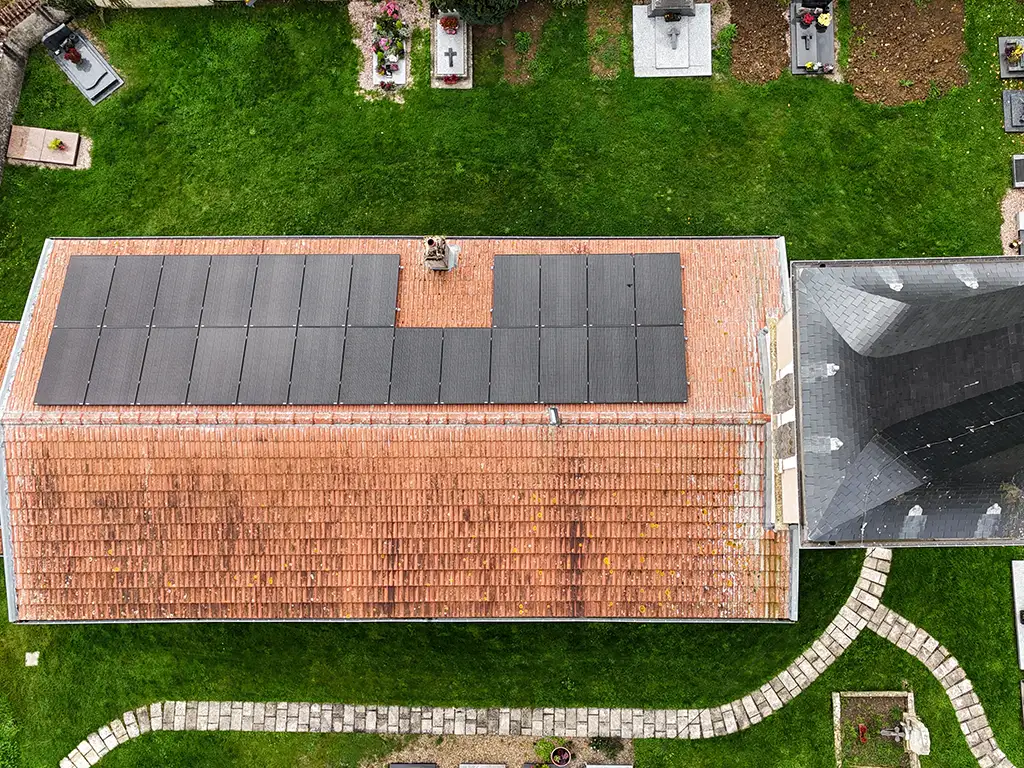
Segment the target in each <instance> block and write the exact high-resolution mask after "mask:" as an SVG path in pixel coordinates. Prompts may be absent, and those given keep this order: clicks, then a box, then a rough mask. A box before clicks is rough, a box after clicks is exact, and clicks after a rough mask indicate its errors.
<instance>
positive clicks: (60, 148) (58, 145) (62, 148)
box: [46, 139, 68, 152]
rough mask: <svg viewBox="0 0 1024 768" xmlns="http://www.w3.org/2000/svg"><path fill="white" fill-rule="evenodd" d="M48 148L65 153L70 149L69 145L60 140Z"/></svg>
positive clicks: (56, 140) (50, 144)
mask: <svg viewBox="0 0 1024 768" xmlns="http://www.w3.org/2000/svg"><path fill="white" fill-rule="evenodd" d="M46 146H47V148H48V149H51V150H52V151H54V152H64V151H66V150H67V148H68V145H67V144H65V143H64V142H63V141H61V140H60V139H54V140H53V141H51V142H50V143H49V144H47V145H46Z"/></svg>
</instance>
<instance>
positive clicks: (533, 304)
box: [491, 256, 540, 328]
mask: <svg viewBox="0 0 1024 768" xmlns="http://www.w3.org/2000/svg"><path fill="white" fill-rule="evenodd" d="M492 306H493V308H492V310H491V325H493V326H494V327H495V328H535V327H536V326H537V325H539V324H540V257H539V256H495V257H494V298H493V305H492Z"/></svg>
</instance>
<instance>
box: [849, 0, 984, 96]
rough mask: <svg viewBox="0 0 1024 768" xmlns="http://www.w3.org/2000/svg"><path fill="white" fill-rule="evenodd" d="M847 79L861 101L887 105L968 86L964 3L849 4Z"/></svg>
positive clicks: (953, 0)
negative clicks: (848, 61)
mask: <svg viewBox="0 0 1024 768" xmlns="http://www.w3.org/2000/svg"><path fill="white" fill-rule="evenodd" d="M850 23H851V26H852V27H853V30H852V33H851V36H850V64H849V66H848V67H847V69H846V80H847V82H849V83H851V84H852V85H853V90H854V92H855V93H856V94H857V96H859V97H860V98H862V99H864V100H865V101H870V102H874V103H876V104H885V105H888V106H892V105H896V104H906V103H907V102H910V101H919V100H921V99H924V98H925V97H927V96H929V95H933V94H940V93H944V92H945V91H947V90H949V89H950V88H952V87H953V86H958V85H964V84H965V83H966V82H967V70H966V69H965V68H964V65H963V63H962V60H963V56H964V52H965V47H964V6H963V0H928V2H921V3H909V2H908V3H893V2H879V3H877V4H876V3H874V2H857V0H854V1H853V2H851V3H850Z"/></svg>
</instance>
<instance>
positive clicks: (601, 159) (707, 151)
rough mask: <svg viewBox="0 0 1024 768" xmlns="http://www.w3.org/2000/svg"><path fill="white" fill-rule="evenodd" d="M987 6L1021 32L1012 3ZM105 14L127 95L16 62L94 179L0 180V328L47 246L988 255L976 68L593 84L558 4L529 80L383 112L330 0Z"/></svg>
mask: <svg viewBox="0 0 1024 768" xmlns="http://www.w3.org/2000/svg"><path fill="white" fill-rule="evenodd" d="M986 8H988V9H989V11H988V12H991V9H992V8H996V9H998V13H1000V14H1002V16H1003V18H1004V19H1006V25H1007V26H1010V25H1011V24H1012V23H1018V22H1019V23H1020V24H1024V11H1022V10H1021V9H1018V8H1014V7H1013V4H1012V3H1010V1H1009V0H999V2H996V3H995V4H994V5H990V6H986ZM107 19H108V21H109V24H108V25H107V26H105V27H103V28H102V29H100V30H99V35H100V36H101V37H102V39H103V42H104V43H105V44H106V46H107V48H108V50H109V52H110V56H111V59H112V60H113V61H114V62H115V63H116V64H117V65H118V67H120V68H121V70H122V71H123V73H124V75H125V78H126V81H127V85H126V86H125V87H124V89H123V90H122V91H121V92H120V93H119V94H117V95H116V96H115V97H114V98H111V99H109V100H107V101H106V102H104V103H103V104H101V105H99V106H98V107H95V108H94V107H89V106H88V105H87V104H86V103H85V101H84V100H83V99H82V98H81V97H80V96H79V95H78V94H77V93H76V92H75V91H74V90H73V89H72V88H71V86H70V85H69V84H68V83H67V81H66V79H65V78H64V76H63V75H62V74H61V73H60V72H59V71H58V70H57V68H56V67H55V66H54V65H53V64H52V62H49V61H47V60H46V59H45V58H44V57H43V55H42V54H41V53H39V52H36V53H35V54H34V55H33V58H32V61H31V62H30V65H29V70H28V75H27V79H26V85H25V89H24V93H23V96H22V101H21V107H20V110H19V115H18V121H19V122H20V123H26V124H30V125H42V126H44V127H60V128H67V129H72V130H79V131H81V132H83V133H85V134H87V135H89V136H91V137H92V138H93V139H94V141H95V151H94V166H93V169H92V170H90V171H88V172H85V173H63V172H60V173H58V172H52V171H46V170H40V169H33V168H23V167H18V168H14V167H11V168H8V169H7V170H6V173H5V177H4V182H3V185H2V187H0V253H2V254H3V260H2V262H0V317H6V318H16V317H19V316H20V314H21V310H22V307H23V303H24V296H25V293H26V290H27V286H28V284H29V282H30V279H31V275H32V271H33V267H34V264H35V261H36V259H37V257H38V253H39V250H40V248H41V246H42V243H43V240H44V239H45V238H46V237H48V236H56V235H190V234H202V235H215V234H360V233H364V234H388V233H410V234H413V233H417V234H418V233H422V232H430V231H445V232H449V233H451V234H495V235H513V234H531V235H556V234H557V235H566V236H573V235H639V234H655V235H735V234H784V235H785V236H786V237H787V242H788V249H789V254H790V256H791V257H793V258H805V259H806V258H819V257H822V256H827V257H868V256H885V255H889V254H892V255H900V256H916V255H936V254H979V253H990V252H993V251H996V250H997V249H998V245H999V243H998V235H997V232H998V225H999V211H998V202H999V199H1000V197H1001V196H1002V193H1003V191H1004V190H1005V187H1006V183H1007V168H1008V157H1009V155H1010V153H1011V151H1012V144H1013V140H1011V139H1009V138H1007V137H1006V136H1005V135H1004V134H1003V133H1002V130H1001V127H1000V106H999V91H998V83H997V81H996V79H994V78H993V77H992V75H991V73H990V72H989V70H990V69H991V67H990V66H989V65H990V62H989V61H988V58H991V57H988V58H985V57H984V56H981V57H980V59H979V61H977V62H975V61H974V59H973V58H972V60H971V61H972V68H973V69H974V70H979V69H980V70H982V71H983V72H984V77H981V78H979V82H978V83H976V84H974V85H972V86H971V87H969V88H965V89H961V90H960V91H957V92H955V93H951V94H949V95H947V96H945V97H943V98H941V99H933V100H928V101H927V102H925V103H922V104H917V105H913V106H910V107H906V108H902V109H882V108H879V107H876V106H873V105H867V104H863V103H860V102H859V101H857V99H856V98H854V96H853V92H852V89H851V88H850V87H849V86H847V85H841V84H834V83H829V82H824V81H821V80H818V79H814V78H793V77H789V76H783V77H782V78H780V79H779V80H778V81H777V82H774V83H771V84H769V85H767V86H764V87H754V86H749V85H746V84H743V83H739V82H736V81H734V80H732V79H731V78H718V79H714V80H710V81H709V80H691V79H667V80H651V79H635V78H633V77H630V76H629V72H628V68H626V70H625V71H624V72H623V74H622V76H620V77H619V78H616V79H615V80H612V81H602V82H594V81H593V80H592V79H591V78H590V76H589V68H588V64H587V53H588V46H587V36H586V24H585V11H584V9H572V10H569V11H566V12H565V13H558V14H555V15H554V16H553V17H552V19H551V21H550V22H549V23H548V25H547V26H546V28H545V30H544V34H543V35H542V36H541V39H540V40H535V41H533V43H534V45H535V46H536V47H537V51H538V56H537V59H536V60H535V62H534V63H533V65H532V68H531V69H532V74H533V82H532V83H531V84H530V85H528V86H521V87H516V86H509V85H504V84H499V83H496V82H494V81H493V72H492V76H491V79H490V80H489V81H488V84H487V87H479V88H475V89H474V90H472V91H469V92H462V91H459V92H451V91H443V90H433V89H430V88H429V87H427V84H426V82H425V80H424V79H422V78H421V79H419V80H418V81H417V84H416V86H414V87H413V88H412V89H411V90H410V91H409V92H408V93H407V94H406V103H405V104H404V105H396V104H394V103H391V102H388V101H377V102H372V103H371V102H367V101H365V100H363V99H362V98H361V97H360V96H357V95H355V94H354V92H353V91H354V83H355V73H356V65H357V54H356V51H355V50H354V48H353V47H352V46H351V45H350V44H349V43H348V40H349V39H350V37H351V33H350V31H349V28H348V23H347V20H346V15H345V9H344V6H341V5H335V4H325V5H318V6H310V7H294V6H292V7H281V6H267V7H262V8H257V9H255V10H247V9H242V8H236V7H230V8H215V9H195V10H180V11H145V12H130V11H126V12H110V13H108V14H107ZM971 34H972V35H973V34H974V31H973V30H971ZM992 39H994V38H992ZM509 44H510V45H511V44H512V41H509ZM990 47H991V46H990ZM419 48H420V50H419V51H418V52H414V56H418V62H419V64H418V66H420V68H421V69H422V68H423V67H424V66H425V63H426V56H427V52H426V50H425V46H422V45H420V46H419ZM479 53H480V56H478V64H479V62H480V60H483V61H484V62H487V61H490V60H491V57H492V52H491V51H486V50H482V51H480V52H479ZM743 55H752V54H751V53H750V52H745V53H744V54H743ZM492 64H493V62H492ZM484 74H486V72H485V73H484ZM481 82H483V79H481ZM457 168H461V172H457V171H456V169H457Z"/></svg>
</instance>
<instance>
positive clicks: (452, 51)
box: [444, 48, 459, 69]
mask: <svg viewBox="0 0 1024 768" xmlns="http://www.w3.org/2000/svg"><path fill="white" fill-rule="evenodd" d="M444 55H445V56H447V57H448V66H449V68H451V69H455V57H456V56H458V55H459V54H458V53H457V52H456V50H455V49H454V48H449V49H448V50H447V51H445V52H444Z"/></svg>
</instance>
